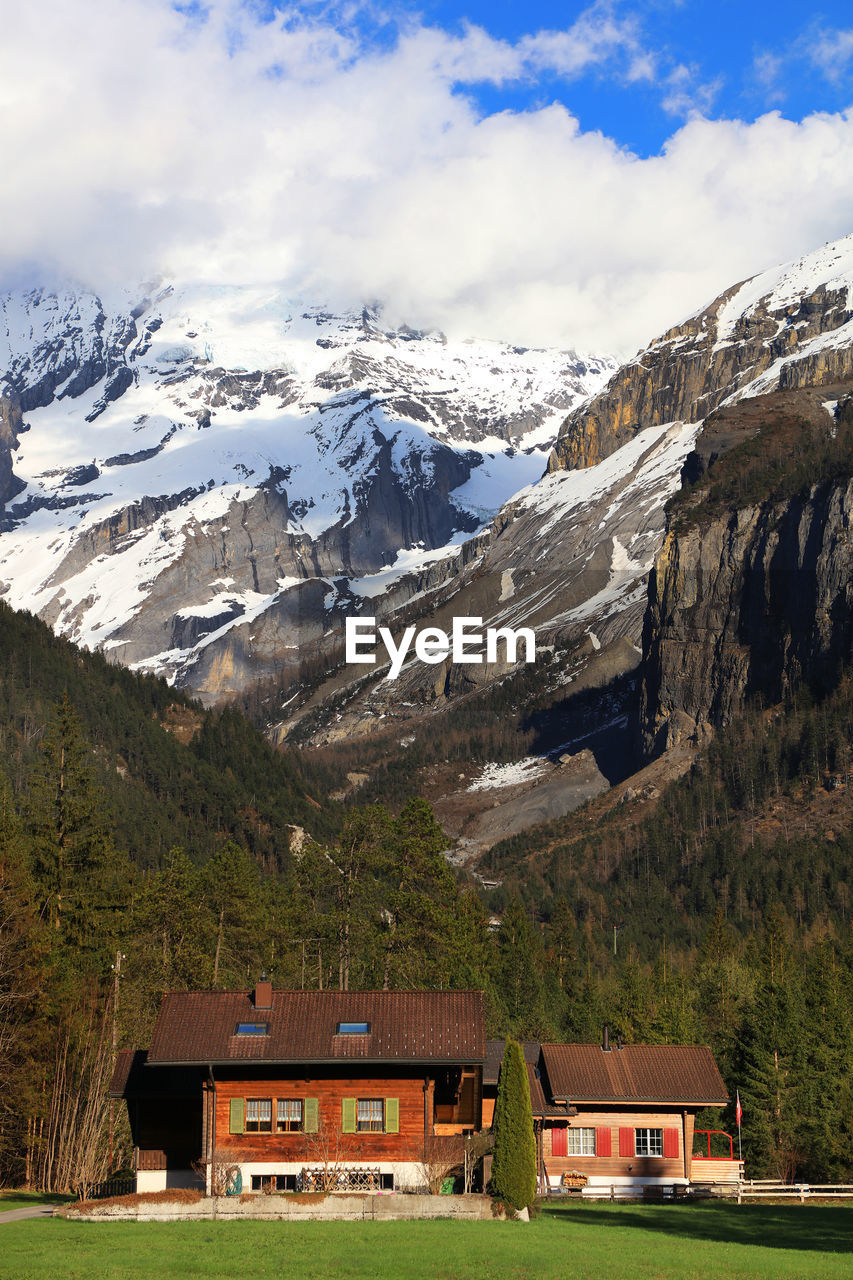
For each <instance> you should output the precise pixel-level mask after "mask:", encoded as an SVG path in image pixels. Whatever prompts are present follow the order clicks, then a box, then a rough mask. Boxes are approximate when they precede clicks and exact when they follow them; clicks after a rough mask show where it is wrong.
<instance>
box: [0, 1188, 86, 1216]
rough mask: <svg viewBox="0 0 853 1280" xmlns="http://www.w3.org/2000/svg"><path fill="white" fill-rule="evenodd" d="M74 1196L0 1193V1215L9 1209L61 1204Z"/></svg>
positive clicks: (17, 1192) (40, 1193)
mask: <svg viewBox="0 0 853 1280" xmlns="http://www.w3.org/2000/svg"><path fill="white" fill-rule="evenodd" d="M73 1199H74V1196H54V1195H45V1194H44V1192H42V1191H0V1213H8V1212H9V1210H10V1209H32V1208H35V1207H36V1205H40V1204H61V1203H62V1202H63V1201H65V1200H73Z"/></svg>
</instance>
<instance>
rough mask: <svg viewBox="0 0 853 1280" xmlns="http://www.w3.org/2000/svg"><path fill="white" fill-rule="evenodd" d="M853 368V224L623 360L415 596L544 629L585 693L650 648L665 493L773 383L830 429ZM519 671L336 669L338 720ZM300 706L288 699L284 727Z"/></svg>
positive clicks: (336, 732) (560, 663)
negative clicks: (531, 470)
mask: <svg viewBox="0 0 853 1280" xmlns="http://www.w3.org/2000/svg"><path fill="white" fill-rule="evenodd" d="M851 381H853V236H850V237H847V238H845V239H844V240H841V241H838V242H836V243H834V244H831V245H825V246H824V247H823V248H821V249H820V250H818V251H817V252H815V253H813V254H810V255H808V256H806V257H804V258H802V259H800V260H798V261H797V262H795V263H790V264H786V265H784V266H781V267H778V268H775V269H773V270H771V271H767V272H764V273H762V274H761V275H759V276H756V277H754V278H753V279H752V280H749V281H746V282H745V283H741V284H737V285H735V286H733V287H732V288H730V289H728V290H726V291H725V292H724V293H723V294H721V295H720V297H719V298H717V299H715V301H714V302H712V303H711V304H710V305H709V306H706V307H704V308H702V309H701V310H700V311H698V312H697V313H696V314H695V315H693V316H690V317H688V319H687V320H686V321H684V322H683V323H682V324H680V325H678V326H676V327H675V328H673V329H670V330H669V331H668V332H667V333H665V334H664V335H662V337H660V338H659V339H657V340H656V341H654V342H652V343H651V344H650V345H649V347H648V348H647V349H646V350H645V351H643V352H641V353H640V354H639V355H638V356H637V357H636V358H635V359H634V360H632V361H630V362H629V363H628V364H626V365H623V366H622V367H621V368H620V369H618V370H617V371H616V372H615V373H614V375H613V376H612V378H611V379H610V380H609V381H608V383H607V385H606V386H605V387H604V388H603V389H602V390H601V391H600V392H599V393H598V394H596V395H594V396H592V397H591V398H590V399H588V400H586V401H584V402H582V403H581V404H579V405H578V407H577V408H575V409H574V410H573V411H572V412H570V414H569V416H568V417H567V419H566V421H565V423H564V424H563V426H562V428H561V431H560V436H559V438H558V441H557V444H556V446H555V450H554V453H553V454H552V457H551V459H550V461H549V474H548V475H547V476H545V477H544V478H541V479H540V480H538V481H536V482H534V483H533V484H531V485H529V486H527V487H526V488H525V489H523V490H521V491H520V492H519V493H517V494H515V495H514V496H513V498H512V499H511V500H510V501H509V502H508V503H507V504H506V505H505V507H504V508H503V509H502V510H501V511H500V512H499V514H498V515H497V516H496V518H495V519H494V520H493V521H492V523H491V525H490V526H489V529H488V531H487V532H486V533H484V534H481V535H480V536H479V537H478V538H477V539H476V542H469V543H467V544H466V545H465V546H464V547H463V548H462V549H461V550H460V552H459V554H458V555H457V557H456V559H455V560H454V561H452V562H446V564H445V565H444V566H443V572H442V573H441V574H439V572H438V571H436V572H435V573H433V574H432V575H431V576H430V575H427V574H423V575H421V577H420V578H419V579H417V580H416V581H415V583H414V584H413V593H412V600H413V601H414V603H415V604H417V606H418V607H419V609H420V611H421V615H422V616H427V615H429V617H430V619H431V621H432V620H435V621H436V623H437V625H440V626H444V627H445V629H447V623H448V620H449V619H450V617H451V616H452V615H454V614H457V615H458V614H468V615H474V616H478V617H482V618H483V621H484V625H485V626H513V627H518V626H532V627H534V628H535V630H536V635H537V641H538V643H539V645H540V647H541V650H542V656H543V661H542V663H541V666H540V671H541V689H545V688H546V687H547V686H548V684H549V682H550V684H551V685H559V684H560V683H562V684H564V685H565V686H566V688H567V693H571V692H572V691H573V690H575V689H578V688H582V687H584V686H586V687H589V686H590V685H591V684H594V683H595V682H598V683H599V684H600V685H606V684H607V683H608V682H609V681H612V680H613V679H614V678H615V677H616V676H620V675H627V674H628V673H629V672H630V671H631V670H632V669H633V668H636V667H637V665H638V662H639V659H640V654H641V649H640V641H641V638H642V629H643V618H644V614H645V611H646V603H647V588H648V577H649V571H650V570H651V568H652V565H653V564H654V561H655V557H656V555H657V554H658V552H659V550H660V547H661V545H662V542H663V539H664V533H665V528H666V513H665V505H666V502H667V500H668V498H670V497H671V496H672V494H673V493H674V492H675V491H676V490H677V489H678V488H679V486H680V485H681V482H682V475H690V476H691V477H695V475H696V474H697V473H698V472H699V471H700V470H701V469H702V468H703V467H704V466H706V465H707V464H708V459H709V457H712V456H716V455H717V454H718V453H719V452H720V451H724V450H725V449H727V448H730V447H732V444H733V443H736V442H737V441H738V440H739V439H740V438H742V435H743V432H744V431H745V430H748V431H752V432H753V433H754V432H755V431H757V430H758V429H759V426H760V423H761V420H762V416H761V415H762V411H763V404H764V402H763V399H762V397H765V396H766V395H767V394H768V393H771V392H773V393H775V394H777V395H778V394H780V393H782V394H784V393H786V392H788V391H794V390H796V389H800V390H803V393H804V394H805V393H806V391H807V393H808V396H809V397H810V398H811V399H815V400H816V405H817V410H816V411H817V413H818V416H820V415H821V414H822V415H823V417H824V418H825V421H826V429H827V431H831V430H832V429H833V419H832V416H831V414H830V413H828V412H827V411H826V410H825V408H824V409H821V404H822V403H823V401H827V402H833V401H834V400H835V399H837V398H838V396H839V395H842V394H844V393H845V392H844V386H843V384H845V383H849V382H851ZM847 391H848V392H849V387H848V388H847ZM746 399H748V400H749V401H750V402H751V403H754V405H755V411H754V413H752V414H750V416H749V425H748V426H740V427H739V428H738V431H737V432H736V433H733V434H732V435H731V439H729V438H728V436H727V435H726V431H725V430H722V429H720V428H715V427H714V426H713V424H714V423H715V417H713V416H712V415H713V413H714V411H715V410H717V409H719V408H721V407H722V406H725V405H727V404H728V405H730V404H733V403H735V402H737V401H740V400H746ZM772 411H773V412H775V409H773V410H772ZM397 589H398V590H399V588H397ZM389 596H390V597H393V592H390V593H389ZM381 605H382V601H377V605H376V607H377V609H379V608H381ZM546 655H547V657H546ZM505 674H506V671H505V670H502V669H501V668H500V667H497V668H493V669H491V670H487V669H485V668H483V667H480V668H477V667H468V668H465V667H454V666H453V665H452V664H451V663H449V662H448V663H447V664H446V667H445V668H444V669H442V670H438V671H437V670H436V668H434V667H433V668H429V669H425V668H424V667H423V665H422V664H419V663H417V662H411V663H409V664H408V665H407V666H406V667H404V668H403V671H402V673H401V675H400V678H399V679H398V680H397V681H396V682H394V683H393V684H391V683H389V682H387V681H384V682H383V681H382V680H377V681H375V682H374V683H373V684H371V685H370V687H365V686H364V685H363V684H362V686H361V687H359V688H358V689H357V690H356V689H355V686H353V690H354V693H353V697H352V698H351V699H350V700H349V701H348V702H347V701H346V700H345V699H344V698H343V697H342V695H341V690H340V683H339V682H338V683H337V684H336V685H335V688H334V692H333V699H332V700H330V703H329V705H330V706H332V705H333V706H334V715H333V716H332V717H331V718H330V719H329V720H328V724H327V728H326V729H325V730H324V732H326V733H327V735H328V736H329V737H346V736H349V735H351V734H352V733H354V732H356V731H363V730H364V728H365V726H367V725H369V724H370V722H371V720H372V721H373V723H374V724H375V723H376V722H377V720H379V719H381V720H384V722H385V723H386V724H387V723H389V722H393V721H394V720H395V719H402V718H404V717H405V716H406V715H410V716H411V715H415V714H417V711H418V708H421V709H422V708H423V707H424V706H425V705H431V706H441V705H442V704H443V703H446V701H447V700H449V699H450V698H452V697H455V696H460V695H464V694H465V693H469V692H471V691H472V689H473V688H474V687H475V685H476V684H477V683H478V682H479V683H481V684H487V683H488V682H489V681H494V680H496V679H501V678H502V677H503V676H504V675H505ZM313 701H314V706H315V707H316V706H317V705H318V704H319V702H320V695H317V694H315V695H314V699H313ZM296 714H298V713H294V711H293V710H292V709H291V708H290V707H288V708H286V710H285V717H287V716H289V717H290V719H287V718H285V719H283V722H282V725H281V729H280V732H281V734H282V735H285V734H287V733H289V732H292V731H293V729H294V727H295V726H294V723H293V722H294V719H295V715H296ZM315 719H316V717H315ZM623 724H624V721H623ZM314 736H315V738H316V736H317V730H316V729H315V730H314ZM568 736H569V735H568V734H567V737H568Z"/></svg>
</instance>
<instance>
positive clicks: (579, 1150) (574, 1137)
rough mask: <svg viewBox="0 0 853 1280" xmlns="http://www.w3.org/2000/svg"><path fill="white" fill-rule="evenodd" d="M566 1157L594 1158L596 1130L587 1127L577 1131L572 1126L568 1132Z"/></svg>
mask: <svg viewBox="0 0 853 1280" xmlns="http://www.w3.org/2000/svg"><path fill="white" fill-rule="evenodd" d="M566 1155H567V1156H594V1155H595V1129H589V1128H586V1127H582V1128H577V1129H576V1128H574V1127H573V1126H570V1127H569V1129H568V1130H567V1132H566Z"/></svg>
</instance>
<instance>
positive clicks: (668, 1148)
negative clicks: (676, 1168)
mask: <svg viewBox="0 0 853 1280" xmlns="http://www.w3.org/2000/svg"><path fill="white" fill-rule="evenodd" d="M663 1154H664V1156H665V1157H667V1156H668V1157H669V1158H670V1159H671V1160H675V1159H677V1158H678V1130H677V1129H664V1131H663Z"/></svg>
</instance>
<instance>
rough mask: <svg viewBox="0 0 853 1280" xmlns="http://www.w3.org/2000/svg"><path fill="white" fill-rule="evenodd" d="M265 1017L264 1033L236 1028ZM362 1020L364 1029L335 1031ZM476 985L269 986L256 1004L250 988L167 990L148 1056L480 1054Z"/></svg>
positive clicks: (265, 1058)
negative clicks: (267, 1003) (262, 1003)
mask: <svg viewBox="0 0 853 1280" xmlns="http://www.w3.org/2000/svg"><path fill="white" fill-rule="evenodd" d="M239 1022H252V1023H253V1022H266V1023H268V1024H269V1034H268V1035H262V1036H261V1035H258V1036H253V1035H248V1036H247V1035H242V1036H238V1035H235V1034H234V1033H235V1029H236V1027H237V1024H238V1023H239ZM340 1022H367V1023H369V1024H370V1031H369V1034H368V1035H351V1036H347V1035H338V1034H337V1027H338V1023H340ZM485 1044H486V1042H485V1027H484V1021H483V993H482V992H481V991H274V992H273V997H272V1008H271V1009H264V1010H263V1011H261V1010H258V1009H256V1008H255V1007H254V1005H253V1004H252V996H251V993H250V992H245V991H197V992H171V993H170V994H169V995H167V996H166V998H165V999H164V1001H163V1005H162V1007H161V1009H160V1016H159V1018H158V1019H157V1025H156V1026H155V1028H154V1035H153V1037H152V1040H151V1048H150V1049H149V1051H148V1062H149V1063H150V1064H152V1065H153V1064H164V1063H191V1062H192V1063H206V1062H210V1063H215V1062H220V1063H222V1062H234V1061H241V1060H243V1061H245V1060H246V1059H249V1060H251V1061H261V1062H289V1063H299V1062H335V1061H339V1060H340V1059H341V1058H345V1059H347V1060H348V1061H352V1060H354V1059H355V1060H357V1061H361V1062H447V1063H451V1062H452V1063H457V1062H482V1061H483V1058H484V1056H485Z"/></svg>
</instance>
